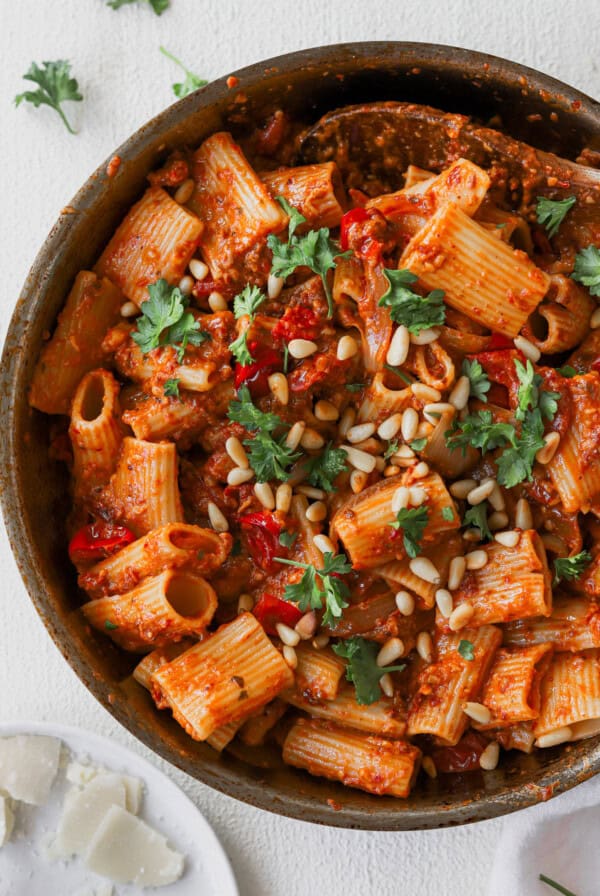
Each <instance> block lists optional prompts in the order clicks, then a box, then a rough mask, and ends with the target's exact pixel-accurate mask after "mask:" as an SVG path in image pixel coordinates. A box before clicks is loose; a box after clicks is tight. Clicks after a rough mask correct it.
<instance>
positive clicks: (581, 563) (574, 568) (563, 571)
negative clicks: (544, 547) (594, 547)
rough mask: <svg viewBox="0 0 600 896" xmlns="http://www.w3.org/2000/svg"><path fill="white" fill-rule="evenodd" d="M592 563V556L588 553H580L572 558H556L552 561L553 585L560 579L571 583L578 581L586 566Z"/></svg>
mask: <svg viewBox="0 0 600 896" xmlns="http://www.w3.org/2000/svg"><path fill="white" fill-rule="evenodd" d="M591 562H592V555H591V554H590V553H589V552H588V551H580V552H579V553H578V554H574V555H573V556H572V557H557V558H556V559H555V561H554V584H555V585H556V584H557V583H558V582H560V580H561V579H565V580H566V581H567V582H572V581H573V580H574V579H578V578H579V576H580V575H581V574H582V573H583V571H584V569H585V568H586V566H587V565H588V564H589V563H591Z"/></svg>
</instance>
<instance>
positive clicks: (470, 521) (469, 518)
mask: <svg viewBox="0 0 600 896" xmlns="http://www.w3.org/2000/svg"><path fill="white" fill-rule="evenodd" d="M487 518H488V503H487V501H482V502H481V504H476V505H475V507H469V509H468V510H467V512H466V513H465V516H464V519H463V526H474V527H475V528H476V529H479V531H480V532H481V537H482V538H487V539H488V540H490V541H491V539H492V538H493V535H492V533H491V530H490V527H489V525H488V519H487Z"/></svg>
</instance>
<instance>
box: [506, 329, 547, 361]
mask: <svg viewBox="0 0 600 896" xmlns="http://www.w3.org/2000/svg"><path fill="white" fill-rule="evenodd" d="M513 342H514V345H515V348H516V349H518V350H519V351H520V352H522V354H524V355H525V357H526V358H527V359H528V360H529V361H533V363H534V364H535V363H537V361H539V360H540V358H541V357H542V353H541V351H540V350H539V348H537V346H535V345H534V344H533V342H530V341H529V339H525V337H524V336H515V338H514V339H513Z"/></svg>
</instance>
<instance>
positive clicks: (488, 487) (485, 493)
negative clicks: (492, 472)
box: [467, 479, 496, 506]
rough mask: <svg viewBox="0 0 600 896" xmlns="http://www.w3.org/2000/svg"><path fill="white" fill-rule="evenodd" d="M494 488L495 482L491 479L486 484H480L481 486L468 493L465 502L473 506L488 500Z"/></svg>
mask: <svg viewBox="0 0 600 896" xmlns="http://www.w3.org/2000/svg"><path fill="white" fill-rule="evenodd" d="M495 486H496V482H495V480H493V479H489V480H488V481H487V482H482V483H481V485H478V486H477V487H476V488H474V489H472V490H471V491H470V492H469V494H468V495H467V501H468V502H469V504H471V505H473V506H475V505H477V504H481V503H482V502H483V501H485V499H486V498H489V496H490V495H491V494H492V492H493V491H494V488H495Z"/></svg>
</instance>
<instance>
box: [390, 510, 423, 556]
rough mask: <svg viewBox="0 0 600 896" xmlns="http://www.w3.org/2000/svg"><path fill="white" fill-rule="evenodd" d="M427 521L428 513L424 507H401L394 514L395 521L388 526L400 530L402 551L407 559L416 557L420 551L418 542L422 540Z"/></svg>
mask: <svg viewBox="0 0 600 896" xmlns="http://www.w3.org/2000/svg"><path fill="white" fill-rule="evenodd" d="M428 521H429V511H428V510H427V508H426V507H424V506H423V505H421V507H411V508H410V509H409V508H407V507H403V508H402V509H401V510H399V511H398V513H397V514H396V519H395V520H394V522H393V523H390V526H391V527H392V528H393V529H402V534H403V536H404V537H403V542H404V550H405V551H406V553H407V554H408V556H409V557H416V556H417V555H418V553H419V550H420V547H421V545H420V542H421V539H422V538H423V533H424V531H425V526H426V525H427V523H428Z"/></svg>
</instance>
